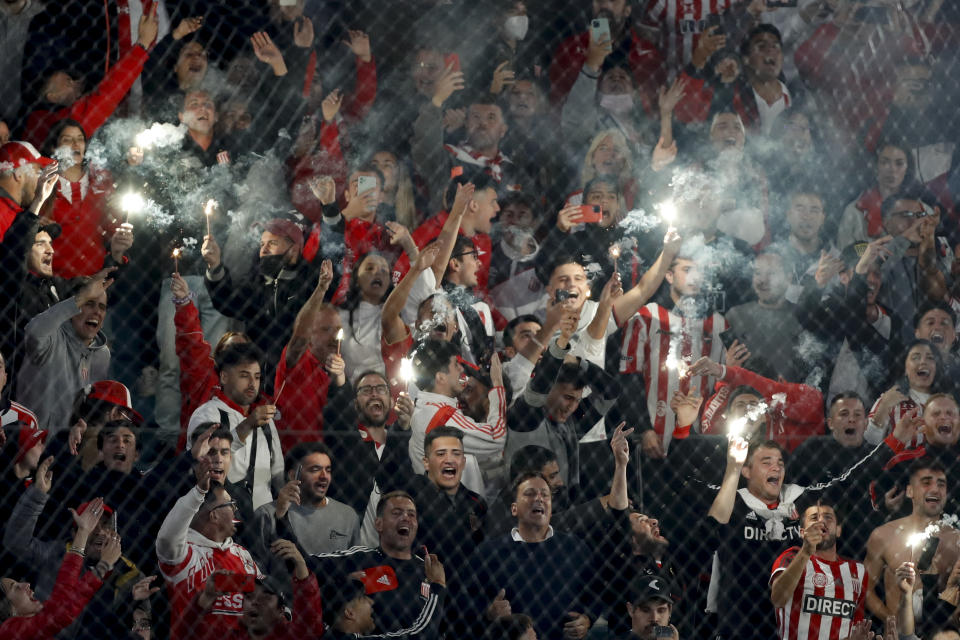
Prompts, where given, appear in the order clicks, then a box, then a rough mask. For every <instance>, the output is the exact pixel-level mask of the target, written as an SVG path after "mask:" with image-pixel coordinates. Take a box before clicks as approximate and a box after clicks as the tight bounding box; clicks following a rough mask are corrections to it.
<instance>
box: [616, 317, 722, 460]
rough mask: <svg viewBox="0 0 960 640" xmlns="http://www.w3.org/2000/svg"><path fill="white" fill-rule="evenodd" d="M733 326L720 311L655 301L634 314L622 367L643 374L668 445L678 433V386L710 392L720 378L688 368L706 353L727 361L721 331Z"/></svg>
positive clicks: (655, 423) (652, 419)
mask: <svg viewBox="0 0 960 640" xmlns="http://www.w3.org/2000/svg"><path fill="white" fill-rule="evenodd" d="M727 328H728V325H727V321H726V319H725V318H724V317H723V315H721V314H720V313H717V312H713V313H712V314H710V315H708V316H706V317H702V318H685V317H684V316H681V315H679V314H677V313H674V312H673V311H670V310H668V309H667V308H666V307H664V306H661V305H659V304H657V303H656V302H651V303H649V304H647V305H646V306H644V307H642V308H641V309H640V310H639V311H638V312H637V313H635V314H634V315H633V317H632V318H630V320H629V322H628V323H627V328H626V331H624V332H623V342H622V344H621V348H620V373H622V374H642V375H643V380H644V384H645V387H646V390H647V410H648V411H649V413H650V422H651V423H652V424H653V428H654V430H655V431H656V432H657V433H658V434H660V435H661V437H662V438H663V444H664V447H666V446H668V445H669V443H670V440H672V439H673V429H674V427H676V426H677V425H676V422H677V416H676V414H675V413H674V412H673V411H672V410H671V409H670V398H671V396H673V393H674V391H677V390H679V391H682V392H683V393H685V394H689V393H691V392H696V393H697V394H699V395H700V397H702V398H708V397H710V394H711V392H712V391H713V386H714V384H715V383H716V380H715V379H714V378H711V377H708V376H688V375H682V376H681V373H683V374H685V373H686V369H687V368H688V367H690V365H692V364H693V363H694V362H696V361H697V360H699V359H700V358H701V357H703V356H707V357H709V358H710V359H711V360H713V361H715V362H721V361H722V359H723V358H724V357H725V355H726V350H725V349H724V347H723V341H722V340H721V339H720V334H721V333H723V332H724V331H726V330H727Z"/></svg>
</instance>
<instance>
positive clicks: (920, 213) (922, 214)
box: [890, 209, 930, 218]
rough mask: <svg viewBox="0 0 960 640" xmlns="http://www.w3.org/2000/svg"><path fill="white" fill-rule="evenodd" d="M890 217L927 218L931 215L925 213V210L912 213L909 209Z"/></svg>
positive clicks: (895, 212)
mask: <svg viewBox="0 0 960 640" xmlns="http://www.w3.org/2000/svg"><path fill="white" fill-rule="evenodd" d="M890 215H892V216H900V217H902V218H926V217H927V216H928V215H930V214H929V213H927V212H926V211H924V210H923V209H920V210H919V211H910V210H909V209H908V210H906V211H894V212H893V213H891V214H890Z"/></svg>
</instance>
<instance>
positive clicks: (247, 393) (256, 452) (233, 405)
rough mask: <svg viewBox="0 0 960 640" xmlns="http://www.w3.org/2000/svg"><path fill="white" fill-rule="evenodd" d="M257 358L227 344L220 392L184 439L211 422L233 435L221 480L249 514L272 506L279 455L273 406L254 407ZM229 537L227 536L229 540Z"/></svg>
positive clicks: (249, 349) (220, 364)
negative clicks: (249, 504) (239, 490)
mask: <svg viewBox="0 0 960 640" xmlns="http://www.w3.org/2000/svg"><path fill="white" fill-rule="evenodd" d="M262 358H263V354H262V353H261V352H260V350H259V349H258V348H257V347H256V346H255V345H253V344H252V343H249V342H242V343H238V344H231V345H230V346H228V347H227V348H226V349H224V350H223V352H222V353H221V354H220V357H219V359H218V361H217V373H218V375H219V376H220V386H219V387H218V388H216V389H215V390H214V394H213V397H212V398H211V399H210V400H208V401H207V402H205V403H203V404H202V405H200V406H199V407H198V408H197V410H196V411H194V412H193V415H192V416H190V423H189V425H188V426H187V438H188V439H189V438H191V437H192V436H193V433H194V431H196V430H197V429H198V428H199V426H200V425H201V424H208V423H210V422H217V423H219V424H220V425H222V426H223V427H224V428H226V429H229V430H230V432H231V434H233V437H234V441H233V445H232V447H231V449H232V451H233V456H232V460H231V464H230V470H229V471H228V472H227V479H228V480H230V481H231V482H234V483H237V484H240V485H241V486H243V487H244V489H245V491H246V492H247V493H249V494H250V496H251V497H252V500H253V508H254V509H257V508H259V507H260V506H261V505H264V504H266V503H268V502H271V501H272V500H273V489H274V488H275V487H279V486H281V485H282V484H283V454H282V453H281V451H282V450H281V448H280V436H279V434H278V433H277V427H276V425H275V424H274V421H273V417H274V415H276V412H277V407H276V406H275V405H273V404H255V402H256V401H257V399H258V398H259V394H260V361H261V360H262ZM230 535H232V533H231V534H230Z"/></svg>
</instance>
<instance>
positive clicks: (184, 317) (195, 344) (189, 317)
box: [173, 302, 220, 453]
mask: <svg viewBox="0 0 960 640" xmlns="http://www.w3.org/2000/svg"><path fill="white" fill-rule="evenodd" d="M173 324H174V326H175V327H176V328H177V334H176V338H174V345H175V349H176V352H177V360H179V361H180V437H179V438H178V439H177V453H179V452H181V451H183V450H184V448H185V447H186V445H187V425H188V424H189V423H190V416H192V415H193V412H194V411H196V410H197V407H199V406H200V405H202V404H203V403H204V402H206V401H207V400H209V399H210V398H211V397H212V396H213V390H214V389H215V388H216V387H217V386H218V385H219V384H220V377H219V376H217V372H216V370H215V365H214V362H213V356H211V355H210V344H209V343H208V342H207V341H206V340H204V339H203V326H202V325H201V324H200V312H199V311H198V310H197V306H196V305H195V304H193V302H188V303H187V304H184V305H180V306H179V307H177V310H176V312H175V313H174V314H173Z"/></svg>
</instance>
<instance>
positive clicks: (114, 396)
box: [87, 380, 143, 425]
mask: <svg viewBox="0 0 960 640" xmlns="http://www.w3.org/2000/svg"><path fill="white" fill-rule="evenodd" d="M87 397H88V398H92V399H94V400H101V401H103V402H109V403H110V404H115V405H117V406H118V407H123V408H124V409H126V410H127V411H129V412H130V413H131V414H132V415H133V421H134V422H135V423H137V424H138V425H142V424H143V416H141V415H140V414H139V413H137V411H136V409H134V408H133V402H132V401H131V399H130V389H127V386H126V385H125V384H123V383H122V382H117V381H116V380H101V381H100V382H94V383H93V384H92V385H90V387H89V391H88V392H87Z"/></svg>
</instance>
